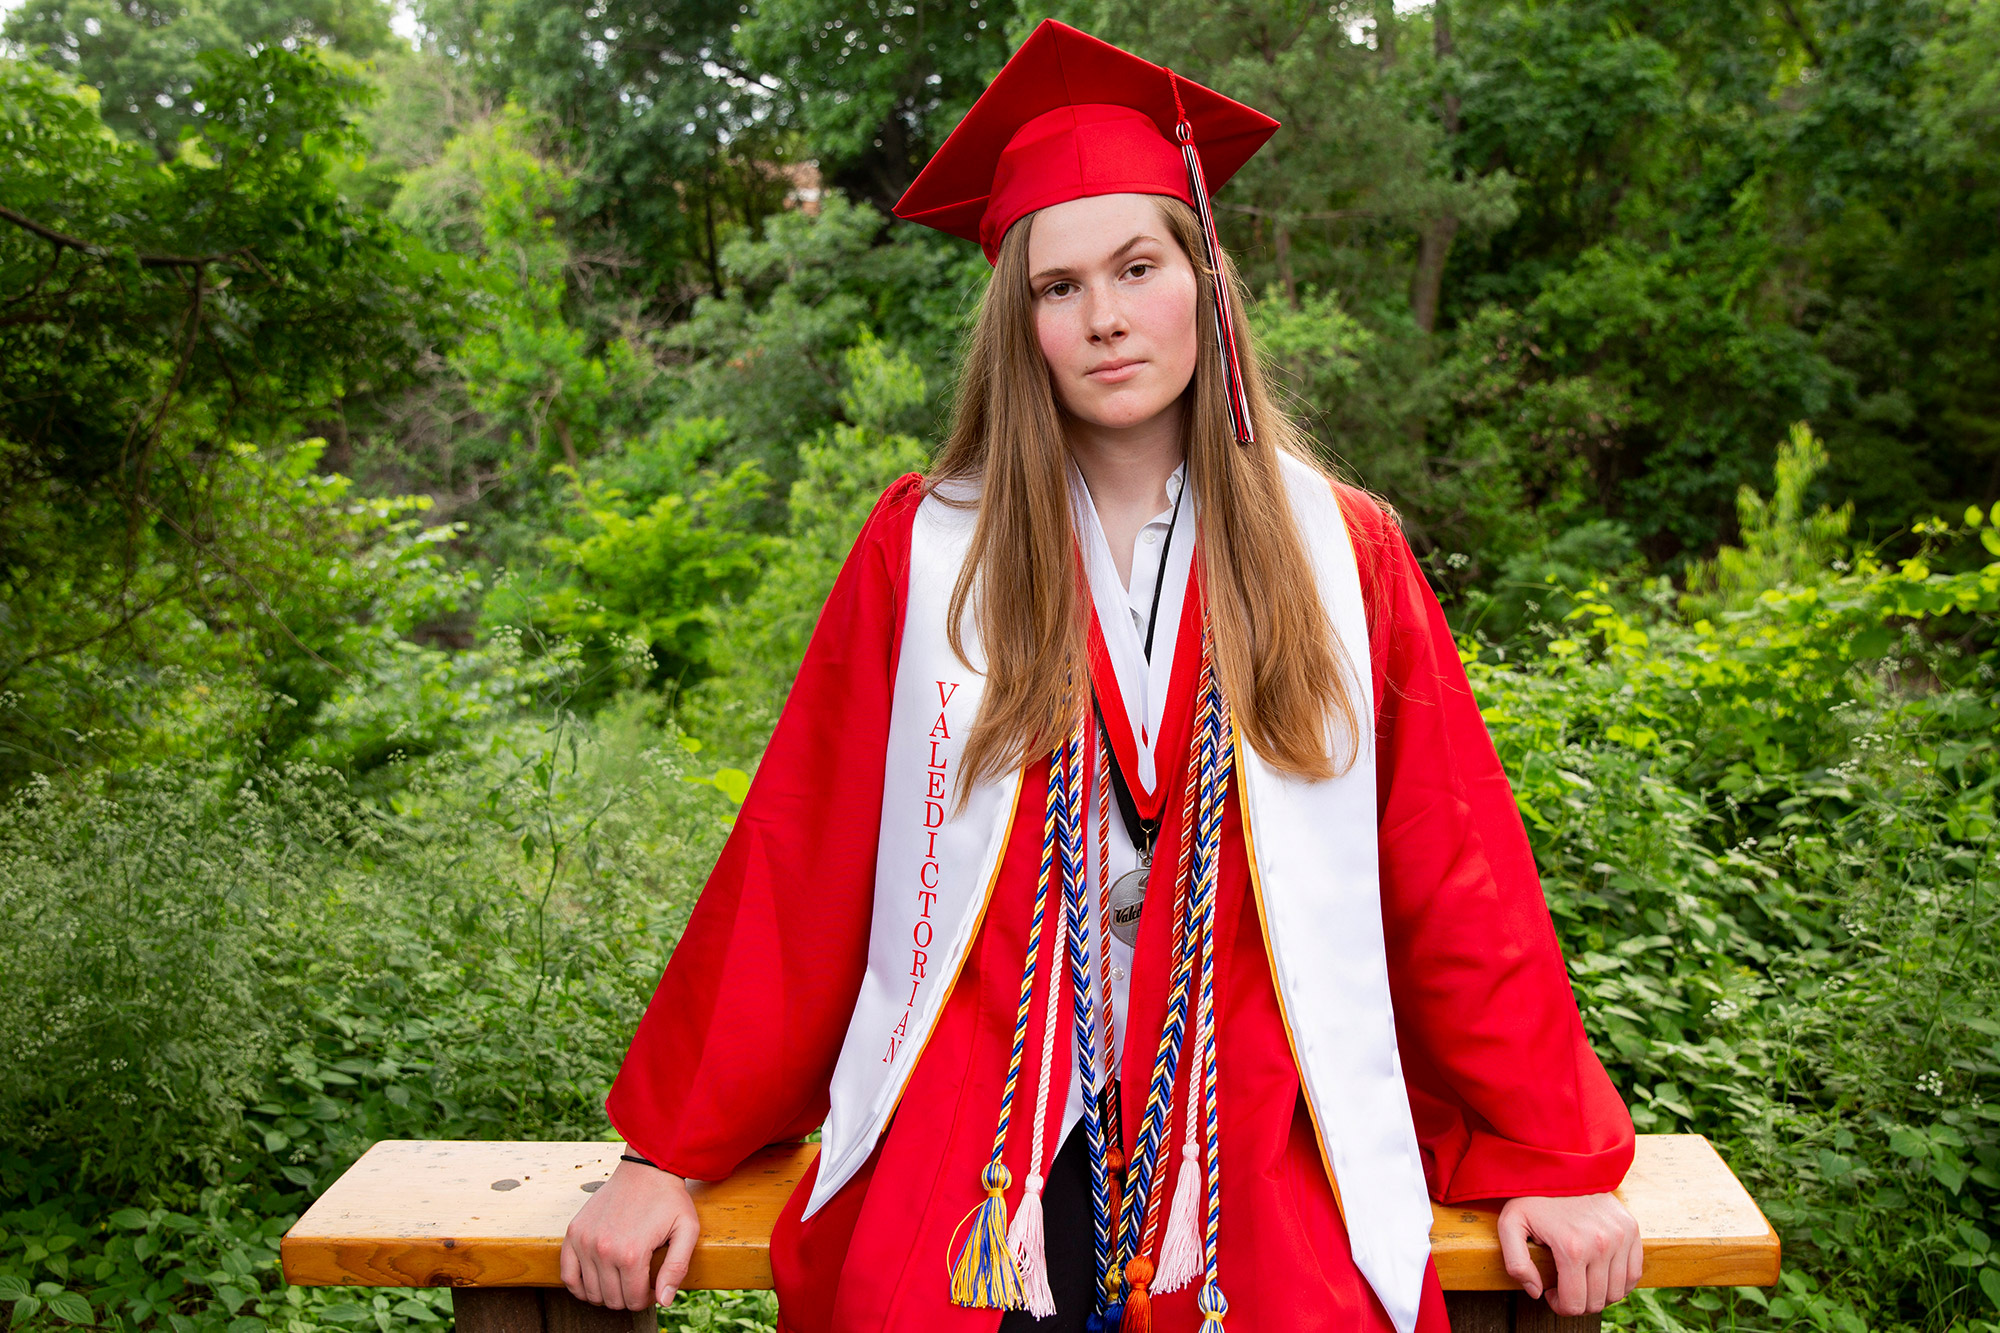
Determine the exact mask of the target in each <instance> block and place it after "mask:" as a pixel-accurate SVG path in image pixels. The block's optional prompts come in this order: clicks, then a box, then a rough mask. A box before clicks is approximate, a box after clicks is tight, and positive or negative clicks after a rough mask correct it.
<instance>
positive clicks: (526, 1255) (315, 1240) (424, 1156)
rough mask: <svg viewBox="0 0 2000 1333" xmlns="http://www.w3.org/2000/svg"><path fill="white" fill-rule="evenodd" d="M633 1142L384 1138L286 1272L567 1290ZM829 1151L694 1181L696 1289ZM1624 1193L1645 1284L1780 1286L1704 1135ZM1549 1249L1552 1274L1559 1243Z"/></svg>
mask: <svg viewBox="0 0 2000 1333" xmlns="http://www.w3.org/2000/svg"><path fill="white" fill-rule="evenodd" d="M622 1151H624V1145H623V1144H621V1143H501V1142H435V1141H419V1140H390V1141H385V1142H382V1143H378V1144H376V1145H375V1146H374V1147H372V1148H370V1149H369V1150H368V1151H367V1152H366V1153H365V1154H363V1155H362V1157H361V1159H360V1160H359V1161H357V1162H356V1163H355V1164H354V1165H353V1166H352V1167H350V1168H349V1169H348V1170H347V1172H346V1174H344V1175H342V1176H341V1178H340V1179H339V1180H337V1181H335V1182H334V1184H333V1185H332V1187H331V1188H329V1189H328V1190H327V1192H326V1193H325V1194H323V1195H321V1196H320V1198H319V1199H318V1201H317V1202H315V1203H314V1204H313V1206H312V1207H311V1208H310V1209H308V1210H307V1211H306V1214H305V1216H303V1217H301V1218H300V1219H299V1220H298V1223H297V1224H296V1225H294V1226H293V1227H292V1229H291V1230H290V1231H289V1232H288V1233H286V1235H285V1239H284V1242H283V1245H282V1247H281V1250H282V1256H283V1262H284V1271H285V1278H286V1280H287V1281H289V1282H292V1283H295V1284H297V1285H300V1286H365V1287H435V1286H457V1287H555V1286H560V1285H562V1278H561V1275H560V1273H559V1271H558V1256H559V1253H560V1249H561V1246H562V1237H563V1231H564V1229H565V1228H566V1227H567V1226H568V1225H569V1220H570V1218H571V1217H573V1216H574V1215H575V1213H576V1210H577V1209H578V1208H579V1207H581V1206H582V1204H583V1201H584V1198H585V1196H586V1195H587V1194H588V1193H589V1192H590V1191H591V1190H592V1189H594V1188H595V1187H596V1186H597V1185H598V1184H599V1183H601V1182H602V1181H603V1180H604V1179H605V1178H606V1177H608V1176H609V1175H610V1174H611V1171H612V1168H614V1167H615V1166H617V1165H618V1155H619V1154H620V1153H621V1152H622ZM818 1151H819V1149H818V1147H817V1145H814V1144H779V1145H775V1146H773V1147H770V1148H766V1149H764V1150H763V1151H761V1152H759V1153H757V1154H756V1155H755V1156H753V1157H751V1159H750V1160H749V1161H747V1162H745V1163H744V1165H743V1167H742V1169H740V1170H739V1171H737V1173H736V1174H735V1175H733V1176H731V1177H730V1178H729V1179H727V1180H722V1181H715V1182H712V1183H702V1184H696V1185H694V1186H693V1187H692V1190H693V1193H694V1197H695V1203H696V1206H697V1207H698V1208H699V1209H700V1211H701V1223H702V1237H701V1244H700V1245H699V1247H697V1249H696V1250H695V1256H694V1262H693V1265H692V1266H691V1267H690V1269H689V1270H688V1280H687V1283H686V1286H687V1287H688V1288H689V1289H706V1288H719V1289H725V1290H745V1289H753V1288H768V1287H769V1286H770V1285H771V1263H770V1237H771V1226H772V1223H773V1222H774V1221H776V1219H777V1216H778V1211H779V1209H781V1208H782V1207H783V1206H784V1204H785V1200H786V1199H787V1198H788V1197H790V1195H791V1192H792V1187H793V1186H794V1185H796V1184H797V1183H798V1180H799V1178H800V1177H801V1176H802V1175H803V1174H804V1172H805V1170H806V1168H807V1167H808V1166H809V1165H810V1164H811V1163H812V1160H813V1158H814V1156H815V1155H816V1154H817V1153H818ZM1619 1196H1620V1197H1621V1198H1623V1199H1624V1200H1625V1203H1626V1206H1627V1207H1629V1208H1630V1209H1631V1210H1632V1213H1633V1216H1635V1217H1636V1218H1637V1219H1638V1221H1639V1229H1640V1233H1641V1234H1642V1235H1643V1236H1644V1237H1645V1238H1646V1275H1645V1278H1644V1280H1643V1283H1642V1285H1644V1286H1648V1287H1694V1286H1768V1285H1770V1284H1771V1283H1773V1282H1775V1281H1777V1277H1778V1237H1777V1235H1776V1233H1774V1232H1773V1231H1772V1230H1771V1227H1770V1224H1769V1223H1767V1222H1766V1221H1765V1220H1764V1216H1763V1214H1762V1213H1761V1212H1759V1211H1758V1209H1757V1205H1756V1204H1755V1203H1754V1202H1753V1201H1752V1200H1751V1198H1750V1195H1749V1193H1748V1192H1747V1191H1746V1190H1744V1188H1743V1186H1742V1185H1741V1184H1740V1183H1739V1182H1738V1181H1737V1179H1736V1177H1735V1176H1734V1175H1732V1174H1731V1173H1730V1170H1729V1168H1728V1166H1726V1165H1725V1164H1724V1163H1723V1161H1722V1158H1721V1157H1720V1156H1718V1155H1717V1154H1716V1151H1715V1149H1714V1148H1713V1147H1712V1146H1710V1144H1709V1142H1708V1140H1707V1139H1705V1138H1702V1137H1701V1136H1700V1135H1698V1134H1672V1135H1641V1136H1640V1138H1639V1146H1638V1153H1637V1156H1636V1159H1635V1161H1634V1162H1633V1166H1632V1171H1631V1174H1630V1175H1628V1176H1627V1177H1626V1180H1625V1184H1624V1185H1623V1186H1622V1187H1621V1188H1620V1190H1619ZM1433 1212H1434V1215H1435V1222H1434V1224H1433V1226H1432V1231H1431V1245H1432V1253H1433V1255H1434V1256H1435V1258H1436V1262H1437V1269H1438V1277H1439V1280H1440V1281H1441V1282H1442V1283H1443V1285H1444V1287H1445V1289H1446V1290H1447V1291H1502V1290H1509V1289H1512V1288H1513V1287H1514V1285H1515V1284H1514V1283H1513V1282H1512V1281H1511V1280H1510V1279H1509V1278H1508V1277H1507V1274H1506V1271H1505V1270H1504V1269H1503V1268H1502V1267H1501V1266H1500V1247H1499V1241H1498V1239H1497V1237H1496V1232H1495V1223H1496V1221H1497V1219H1498V1214H1497V1213H1496V1212H1494V1211H1493V1210H1491V1209H1487V1208H1479V1207H1457V1206H1451V1207H1447V1206H1444V1205H1435V1206H1434V1209H1433ZM1537 1259H1538V1262H1540V1263H1541V1265H1542V1267H1543V1269H1544V1271H1545V1272H1548V1273H1550V1274H1553V1272H1554V1267H1553V1264H1552V1262H1551V1261H1550V1259H1549V1256H1548V1255H1547V1254H1546V1253H1541V1254H1538V1255H1537Z"/></svg>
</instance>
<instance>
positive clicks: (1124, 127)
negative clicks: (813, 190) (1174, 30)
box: [896, 19, 1278, 262]
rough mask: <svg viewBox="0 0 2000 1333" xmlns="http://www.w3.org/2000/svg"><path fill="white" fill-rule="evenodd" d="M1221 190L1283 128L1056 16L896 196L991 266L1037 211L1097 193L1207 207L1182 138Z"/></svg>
mask: <svg viewBox="0 0 2000 1333" xmlns="http://www.w3.org/2000/svg"><path fill="white" fill-rule="evenodd" d="M1183 121H1185V123H1186V124H1187V125H1188V126H1189V127H1190V129H1191V130H1192V142H1193V146H1194V150H1195V153H1196V154H1197V155H1198V156H1199V157H1200V168H1201V173H1200V174H1201V175H1202V176H1203V177H1204V178H1205V179H1206V180H1207V181H1208V182H1211V183H1212V185H1213V187H1214V188H1217V189H1219V188H1221V186H1222V184H1223V183H1224V182H1225V181H1227V180H1228V179H1229V178H1230V177H1231V176H1233V175H1235V174H1236V171H1237V169H1238V168H1239V167H1241V166H1242V165H1243V164H1244V163H1245V162H1247V161H1249V160H1250V157H1251V155H1252V154H1254V153H1255V152H1256V151H1257V150H1258V149H1259V148H1262V147H1263V146H1264V142H1265V140H1267V139H1269V138H1270V137H1271V135H1272V134H1273V133H1275V132H1276V131H1277V128H1278V122H1277V121H1275V120H1272V119H1271V118H1270V117H1269V116H1266V115H1264V114H1263V113H1262V112H1260V111H1256V110H1253V109H1251V108H1250V107H1247V106H1244V105H1243V104H1242V103H1241V102H1237V101H1233V100H1231V99H1230V98H1227V97H1224V96H1223V95H1222V94H1221V93H1218V92H1215V91H1213V90H1211V89H1208V88H1204V87H1202V86H1201V85H1200V84H1198V83H1192V82H1190V81H1188V80H1187V79H1183V78H1180V77H1178V76H1177V75H1175V74H1173V73H1171V72H1170V71H1168V70H1167V69H1165V68H1163V67H1162V66H1159V65H1155V64H1153V63H1152V62H1151V61H1149V60H1141V59H1140V58H1139V57H1137V56H1135V55H1133V54H1131V53H1130V52H1127V51H1121V50H1119V49H1118V48H1117V47H1115V46H1112V45H1111V44H1110V43H1108V42H1101V41H1099V40H1098V39H1097V38H1095V37H1092V36H1091V35H1090V34H1088V33H1084V32H1079V31H1077V30H1076V29H1075V28H1072V27H1070V26H1069V25H1068V24H1065V23H1058V22H1057V21H1056V20H1054V19H1047V20H1044V21H1043V22H1042V23H1041V24H1040V25H1039V26H1038V27H1037V28H1036V29H1035V30H1034V32H1033V33H1032V34H1030V35H1029V37H1028V40H1027V41H1025V42H1023V43H1022V44H1021V49H1020V50H1018V51H1016V52H1015V53H1014V57H1013V59H1011V60H1009V61H1008V62H1007V64H1006V67H1005V68H1004V69H1002V70H1001V71H1000V73H999V76H998V77H996V78H995V79H994V80H993V83H992V86H990V87H989V88H987V90H986V91H985V92H984V93H983V94H981V95H980V98H979V100H978V101H977V102H975V103H973V105H972V110H970V111H968V112H966V113H965V119H964V120H961V121H960V122H959V123H958V128H957V129H955V130H953V131H952V132H951V137H950V138H948V139H946V140H945V141H944V146H943V147H941V148H939V149H938V151H937V154H936V156H934V157H932V158H931V160H930V162H929V163H928V164H927V165H926V166H925V167H924V169H923V171H922V172H921V173H919V174H918V176H917V179H916V180H915V181H914V182H913V183H912V184H911V185H910V188H909V189H908V190H907V191H905V192H904V194H903V197H902V199H900V200H899V201H897V204H896V216H897V217H899V218H902V219H904V220H906V221H909V222H920V223H922V224H923V225H925V226H927V227H935V228H937V229H938V230H939V231H944V232H949V233H951V234H952V235H953V236H963V237H964V238H965V239H966V240H968V241H977V242H978V243H979V245H980V247H981V248H982V249H983V250H985V252H986V258H987V259H988V261H989V262H990V261H991V260H992V259H993V258H994V257H995V256H996V255H997V254H998V253H999V250H1000V238H1001V237H1003V236H1005V235H1006V234H1007V229H1008V228H1009V227H1011V226H1013V225H1014V224H1015V223H1016V222H1018V221H1020V220H1021V219H1022V218H1023V217H1026V216H1027V215H1028V214H1029V213H1032V212H1034V211H1035V210H1036V209H1040V208H1048V207H1051V206H1053V205H1055V204H1060V203H1067V202H1068V201H1069V200H1072V199H1085V198H1089V197H1090V196H1092V195H1099V194H1124V193H1132V194H1164V195H1171V196H1173V197H1174V198H1176V199H1179V200H1180V201H1181V202H1182V203H1185V204H1191V205H1195V206H1196V207H1197V208H1200V207H1202V205H1203V204H1205V203H1206V201H1205V200H1204V201H1201V203H1197V201H1196V200H1195V199H1194V198H1193V193H1194V192H1193V190H1192V189H1191V187H1190V184H1189V176H1190V174H1191V173H1190V172H1189V170H1188V167H1187V166H1186V165H1185V164H1184V160H1183V155H1182V152H1181V149H1180V146H1179V143H1180V141H1179V140H1178V139H1177V137H1176V127H1177V126H1178V125H1180V124H1181V123H1182V122H1183Z"/></svg>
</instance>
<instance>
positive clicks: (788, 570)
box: [687, 339, 930, 754]
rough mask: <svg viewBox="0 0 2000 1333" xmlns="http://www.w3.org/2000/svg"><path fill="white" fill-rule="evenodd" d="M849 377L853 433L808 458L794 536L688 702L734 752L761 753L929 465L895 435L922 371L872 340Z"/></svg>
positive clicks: (838, 434) (721, 637) (852, 358)
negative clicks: (884, 508)
mask: <svg viewBox="0 0 2000 1333" xmlns="http://www.w3.org/2000/svg"><path fill="white" fill-rule="evenodd" d="M846 369H847V373H848V388H847V389H846V391H845V392H844V393H843V394H842V395H841V405H842V410H843V411H844V413H845V414H846V415H847V417H848V419H849V421H850V422H851V423H853V424H849V425H841V426H836V427H834V429H833V430H831V431H829V432H827V433H826V434H824V435H822V436H821V437H820V439H819V440H817V441H816V442H814V443H813V444H810V445H807V446H805V447H804V448H803V449H801V450H800V463H801V472H800V476H799V479H798V480H797V481H795V482H793V483H792V488H791V496H790V504H789V506H788V509H789V513H790V516H791V519H790V524H789V526H788V530H787V532H786V533H785V535H784V536H783V537H781V538H778V539H776V540H775V541H773V542H772V543H771V546H770V550H769V555H768V558H767V561H766V566H765V572H764V576H763V579H762V581H761V582H759V583H758V585H757V588H756V591H755V592H754V593H752V594H751V595H750V596H749V597H747V598H744V599H742V600H741V601H740V603H738V604H735V605H730V606H727V607H725V608H724V609H723V611H722V613H721V615H720V632H719V634H718V636H717V639H716V644H715V649H714V658H715V662H716V666H717V675H716V678H715V679H714V680H713V681H712V682H710V683H708V684H707V685H706V686H704V687H703V688H702V689H701V690H699V691H697V692H696V694H695V696H694V698H693V699H691V700H690V701H689V706H688V710H687V711H688V716H689V718H690V721H691V724H692V725H694V726H695V727H696V728H697V729H699V730H700V731H701V732H702V733H703V734H704V735H707V736H710V737H714V738H716V739H717V740H719V741H722V742H723V743H724V744H725V745H726V746H727V747H729V748H730V749H732V750H734V751H740V752H743V753H746V754H754V753H755V751H756V750H758V749H760V748H762V745H763V738H764V737H765V736H766V735H768V734H769V731H770V727H771V725H772V724H773V723H774V722H775V721H776V720H777V715H778V710H779V709H780V708H781V707H782V706H783V704H784V700H785V694H786V692H787V691H788V690H790V688H791V683H792V676H793V675H794V674H795V673H796V672H797V671H798V664H799V662H800V660H801V659H803V658H804V657H805V651H806V644H807V643H808V641H810V639H811V638H812V631H813V626H814V625H815V624H816V623H817V622H818V620H819V612H820V608H821V607H822V606H823V605H825V603H826V597H827V594H828V593H829V592H831V591H832V590H833V580H834V576H835V575H836V574H837V573H838V571H839V569H840V565H841V562H842V561H843V560H844V559H846V556H847V551H848V548H849V547H851V546H852V545H853V544H854V539H855V537H856V536H858V535H859V534H860V532H861V525H862V524H863V523H864V522H866V521H867V518H868V515H869V513H870V512H871V511H872V510H873V509H874V507H875V502H876V500H877V499H878V498H879V497H880V496H881V494H882V492H883V491H884V490H885V489H887V487H888V486H889V484H890V483H891V482H892V481H894V480H895V479H896V478H897V477H899V476H902V475H904V474H905V473H909V472H919V471H922V470H923V469H924V467H925V466H927V464H928V463H929V461H930V458H929V451H928V450H927V449H926V448H925V447H924V445H923V443H922V442H921V441H920V440H918V439H916V438H915V437H914V436H911V435H906V434H902V433H900V432H899V431H898V430H897V429H896V427H897V425H898V423H900V422H902V421H905V420H907V418H908V415H909V413H910V412H911V411H912V410H913V409H915V408H916V407H918V406H919V405H921V404H922V403H923V402H924V400H925V396H926V387H925V384H924V378H923V373H922V372H921V371H920V370H919V369H918V368H917V367H916V365H915V364H914V363H913V362H912V361H911V360H910V359H909V358H908V357H906V356H903V355H901V354H900V353H891V352H889V351H888V350H886V349H885V348H884V346H883V345H882V344H881V343H879V342H877V341H875V340H873V339H865V340H863V341H862V342H861V343H860V344H858V345H857V346H855V347H854V348H852V349H850V350H849V351H848V353H847V355H846Z"/></svg>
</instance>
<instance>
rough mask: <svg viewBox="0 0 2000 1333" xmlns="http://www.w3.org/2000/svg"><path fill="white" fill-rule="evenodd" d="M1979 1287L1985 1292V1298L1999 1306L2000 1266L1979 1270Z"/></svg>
mask: <svg viewBox="0 0 2000 1333" xmlns="http://www.w3.org/2000/svg"><path fill="white" fill-rule="evenodd" d="M1979 1289H1980V1290H1981V1291H1983V1292H1985V1293H1986V1299H1987V1300H1989V1301H1991V1302H1993V1304H1994V1306H1995V1307H1996V1308H2000V1268H1982V1269H1980V1270H1979Z"/></svg>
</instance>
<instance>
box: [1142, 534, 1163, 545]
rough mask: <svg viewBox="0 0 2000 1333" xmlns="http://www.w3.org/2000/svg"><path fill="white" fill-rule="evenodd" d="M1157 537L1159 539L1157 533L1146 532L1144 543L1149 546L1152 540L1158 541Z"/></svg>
mask: <svg viewBox="0 0 2000 1333" xmlns="http://www.w3.org/2000/svg"><path fill="white" fill-rule="evenodd" d="M1159 539H1160V534H1159V533H1157V532H1148V533H1147V534H1146V535H1145V537H1144V539H1143V540H1144V541H1145V543H1146V545H1148V546H1151V545H1152V544H1153V543H1154V542H1156V541H1158V540H1159Z"/></svg>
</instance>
